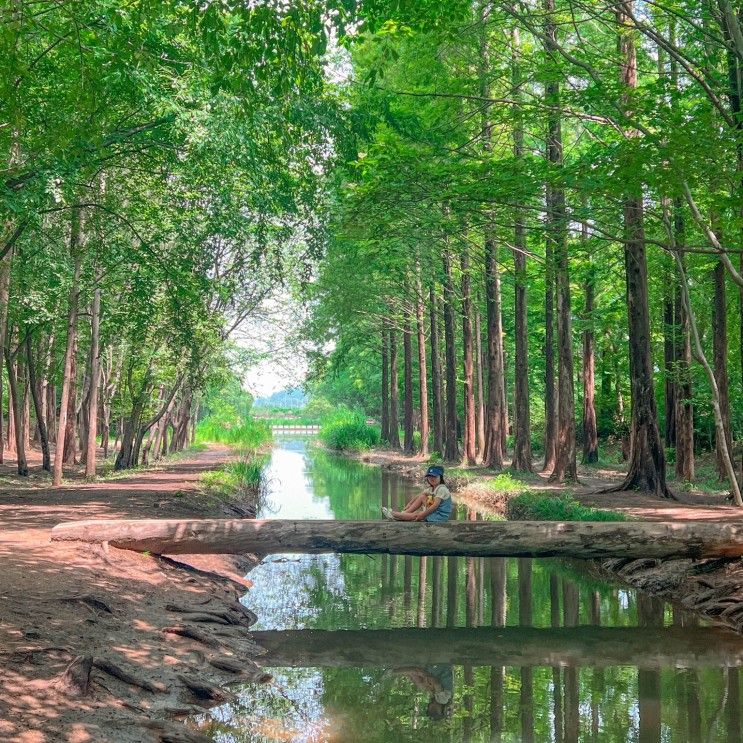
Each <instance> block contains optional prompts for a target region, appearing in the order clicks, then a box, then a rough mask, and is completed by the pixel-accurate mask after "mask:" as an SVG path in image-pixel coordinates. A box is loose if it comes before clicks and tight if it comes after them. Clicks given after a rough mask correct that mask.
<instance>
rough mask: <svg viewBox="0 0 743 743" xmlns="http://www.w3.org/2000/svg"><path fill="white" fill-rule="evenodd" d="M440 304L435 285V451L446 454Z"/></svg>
mask: <svg viewBox="0 0 743 743" xmlns="http://www.w3.org/2000/svg"><path fill="white" fill-rule="evenodd" d="M438 305H439V303H438V301H437V299H436V292H435V291H434V288H433V284H432V285H431V287H430V289H429V310H428V311H429V314H430V318H431V386H432V387H433V450H434V451H437V452H438V453H439V454H442V455H443V453H444V403H443V394H442V389H441V349H440V348H439V322H438V316H439V306H438Z"/></svg>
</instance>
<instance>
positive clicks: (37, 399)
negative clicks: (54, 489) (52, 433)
mask: <svg viewBox="0 0 743 743" xmlns="http://www.w3.org/2000/svg"><path fill="white" fill-rule="evenodd" d="M26 368H27V369H28V381H29V383H30V388H31V397H32V398H33V401H34V412H35V413H36V426H37V428H38V431H39V443H40V444H41V466H42V469H44V470H46V472H51V470H52V463H51V456H50V454H49V438H48V436H47V434H46V418H45V415H44V411H43V409H42V407H43V406H42V398H41V395H40V394H39V388H38V387H37V385H36V369H35V368H34V354H33V347H32V344H31V334H30V333H27V334H26Z"/></svg>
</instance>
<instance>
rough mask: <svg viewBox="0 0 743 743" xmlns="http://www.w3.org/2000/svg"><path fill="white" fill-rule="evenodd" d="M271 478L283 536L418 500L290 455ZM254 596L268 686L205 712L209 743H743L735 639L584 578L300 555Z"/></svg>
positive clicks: (407, 491) (261, 574) (544, 564)
mask: <svg viewBox="0 0 743 743" xmlns="http://www.w3.org/2000/svg"><path fill="white" fill-rule="evenodd" d="M271 478H272V482H273V486H272V488H273V493H272V498H271V502H272V504H273V508H274V509H275V511H276V513H275V515H278V516H279V517H287V518H328V517H335V518H376V517H377V514H378V511H379V505H380V502H381V504H385V505H390V506H393V507H400V506H401V505H402V504H404V502H405V501H406V499H407V498H408V497H410V496H411V495H412V494H413V493H415V492H417V490H418V489H417V488H413V487H411V486H410V485H408V484H406V483H404V482H402V481H400V480H398V479H397V478H396V477H393V476H391V475H389V474H388V473H385V472H380V471H379V470H378V469H375V468H370V467H365V466H363V465H361V464H359V463H356V462H349V461H347V460H344V459H339V458H336V457H333V456H330V455H328V454H326V453H324V452H322V451H315V452H308V451H307V450H306V449H305V447H304V446H303V445H297V444H296V443H294V444H293V445H292V447H281V448H279V449H277V452H276V453H275V454H274V459H273V463H272V470H271ZM264 515H269V514H264ZM458 517H459V518H469V519H476V518H478V515H477V514H475V513H474V512H472V511H466V510H465V511H462V510H460V512H459V514H458ZM251 579H252V580H253V581H254V583H255V585H254V588H253V589H252V590H251V591H250V593H249V594H248V595H247V596H246V598H245V602H246V604H247V605H249V606H250V607H251V608H252V609H253V610H255V611H256V612H257V613H258V616H259V617H260V624H259V625H258V626H257V628H256V629H257V630H258V632H257V640H258V642H259V643H260V644H262V645H263V646H264V647H266V649H267V656H266V658H265V659H264V662H265V663H267V664H271V667H272V668H271V670H272V673H273V674H274V676H275V682H274V683H273V684H271V685H269V686H266V687H257V688H256V687H244V688H243V689H241V691H240V694H239V702H238V703H236V704H232V705H229V706H225V707H222V708H220V709H218V710H215V711H214V712H213V713H212V723H211V732H212V736H213V737H214V739H215V740H219V741H276V740H291V741H380V742H381V741H385V742H387V741H429V740H436V741H441V740H450V741H503V742H506V741H537V742H541V741H555V742H559V743H572V742H573V741H628V740H634V741H642V742H645V741H648V742H650V741H653V742H657V743H660V741H664V742H665V741H671V742H673V743H676V742H681V741H683V742H684V743H686V742H687V741H702V740H704V741H740V740H741V739H742V738H743V731H742V730H741V714H740V705H741V689H740V667H741V666H743V641H742V640H741V638H740V637H739V636H737V635H734V634H733V633H730V632H728V631H726V630H722V629H718V628H713V627H708V626H700V625H699V623H698V622H696V621H695V620H694V619H693V618H692V617H690V616H688V615H686V614H685V613H683V612H681V611H679V610H678V609H672V608H671V607H669V606H668V605H667V604H663V603H662V602H660V601H658V600H655V599H652V598H648V597H646V596H643V595H638V594H635V593H634V592H633V591H631V590H628V589H626V588H624V587H622V586H618V585H610V584H607V583H605V582H603V581H600V580H597V579H595V578H592V577H591V576H590V575H589V574H588V573H587V572H585V570H584V569H583V568H581V567H573V566H570V565H565V564H561V563H557V562H553V561H548V560H538V561H533V560H526V559H521V560H516V559H502V558H493V559H483V558H443V557H429V558H425V557H423V558H417V557H403V556H395V555H390V556H386V555H382V556H377V557H374V558H371V557H365V556H358V555H341V556H338V555H320V556H304V557H299V558H298V557H297V556H294V555H292V556H287V557H286V558H282V557H273V558H270V559H269V561H267V562H266V563H264V564H263V565H261V566H259V567H258V568H257V569H256V570H255V571H254V572H253V573H252V574H251ZM432 702H436V704H435V705H433V706H432ZM441 713H443V717H442V714H441Z"/></svg>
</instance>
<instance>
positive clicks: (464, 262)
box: [460, 246, 477, 465]
mask: <svg viewBox="0 0 743 743" xmlns="http://www.w3.org/2000/svg"><path fill="white" fill-rule="evenodd" d="M460 261H461V267H462V347H463V363H464V442H463V443H464V459H465V461H466V462H467V464H469V465H473V464H475V463H476V461H477V446H476V432H477V428H476V425H477V424H476V420H475V366H474V346H473V340H472V277H471V275H470V262H469V254H468V251H467V247H466V246H463V248H462V254H461V256H460Z"/></svg>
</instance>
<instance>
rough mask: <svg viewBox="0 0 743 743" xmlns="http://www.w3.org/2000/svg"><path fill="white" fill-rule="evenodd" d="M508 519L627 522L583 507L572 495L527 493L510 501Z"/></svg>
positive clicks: (623, 517) (507, 505)
mask: <svg viewBox="0 0 743 743" xmlns="http://www.w3.org/2000/svg"><path fill="white" fill-rule="evenodd" d="M506 517H507V518H508V519H509V520H511V521H626V520H627V517H626V516H624V514H621V513H613V512H612V511H600V510H599V509H597V508H589V507H587V506H582V505H581V504H580V503H578V501H576V500H575V499H574V498H572V497H571V496H570V495H547V494H545V493H534V492H525V493H521V494H520V495H517V496H515V497H513V498H510V499H509V500H508V503H506Z"/></svg>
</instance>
